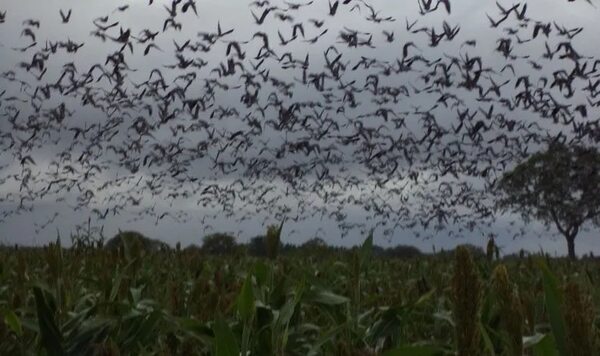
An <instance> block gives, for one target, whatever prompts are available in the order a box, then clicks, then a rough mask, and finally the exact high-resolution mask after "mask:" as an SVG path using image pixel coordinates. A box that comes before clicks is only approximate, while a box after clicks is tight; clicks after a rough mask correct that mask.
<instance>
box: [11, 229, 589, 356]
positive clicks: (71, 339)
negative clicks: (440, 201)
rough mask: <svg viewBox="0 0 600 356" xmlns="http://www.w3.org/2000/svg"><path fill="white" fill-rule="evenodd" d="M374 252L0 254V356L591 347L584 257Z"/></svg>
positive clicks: (507, 351) (504, 351) (367, 245)
mask: <svg viewBox="0 0 600 356" xmlns="http://www.w3.org/2000/svg"><path fill="white" fill-rule="evenodd" d="M374 250H375V245H374V241H373V238H372V236H371V235H370V236H368V237H367V238H366V239H365V241H364V243H363V244H362V245H361V246H360V247H357V248H355V249H353V250H346V251H337V252H335V253H331V254H329V255H323V256H321V258H318V259H315V258H313V256H311V255H309V254H308V252H306V251H304V252H302V253H298V254H297V255H296V254H294V255H285V256H280V257H278V258H277V259H274V260H267V259H257V258H254V257H240V255H231V256H227V255H225V256H223V255H220V256H211V255H207V254H206V253H205V252H204V251H202V250H199V249H183V250H180V251H177V250H163V251H154V252H148V253H146V254H144V255H140V256H138V257H132V258H123V256H121V255H120V254H119V253H116V252H115V251H114V250H111V249H106V248H96V249H92V250H86V252H85V253H84V254H82V253H81V251H79V250H77V249H64V248H59V245H58V244H53V246H52V247H51V248H50V247H46V248H44V249H41V248H40V249H31V248H29V249H25V248H23V249H19V250H14V249H2V248H0V261H3V266H4V267H3V270H2V272H1V273H0V354H1V355H25V354H43V355H99V354H103V355H240V354H243V355H379V354H381V355H456V354H469V353H470V354H476V355H492V354H494V355H511V354H514V353H521V351H519V350H520V349H521V348H522V354H524V355H544V356H545V355H561V354H562V355H564V354H576V352H577V351H581V352H582V353H584V352H585V353H588V354H589V353H590V350H591V354H598V353H599V351H600V350H599V349H598V344H597V342H596V341H597V340H596V335H597V334H598V332H599V329H598V326H597V324H596V323H597V322H596V320H597V319H598V318H597V316H598V312H597V309H598V306H600V290H599V289H598V287H597V283H596V281H597V280H600V266H599V265H598V264H597V262H596V261H595V260H591V259H590V260H586V261H580V262H578V263H567V261H565V260H552V259H550V260H546V259H545V258H544V259H542V260H543V262H542V260H540V262H539V263H537V264H536V263H535V259H530V258H524V259H520V258H513V259H511V260H507V261H503V263H502V264H496V262H490V261H488V260H487V258H486V257H485V256H481V257H476V256H472V255H471V254H470V252H469V250H468V248H465V247H463V248H460V249H458V250H457V251H456V254H455V256H451V255H446V254H440V255H436V256H429V255H423V256H422V257H420V258H418V259H416V258H415V259H394V258H378V257H376V256H374V255H373V253H374ZM326 251H333V250H326ZM588 291H589V292H588ZM517 305H519V306H520V308H521V310H522V317H521V315H520V314H516V313H513V311H516V310H517V309H518V307H517ZM519 324H520V325H519ZM519 335H522V340H521V341H522V342H519V340H518V338H519ZM573 345H577V346H579V347H577V346H576V348H575V349H574V348H573ZM459 348H460V349H459ZM465 350H467V351H466V352H465ZM565 350H566V353H565ZM573 350H576V351H573ZM459 351H460V352H459ZM574 352H575V353H574Z"/></svg>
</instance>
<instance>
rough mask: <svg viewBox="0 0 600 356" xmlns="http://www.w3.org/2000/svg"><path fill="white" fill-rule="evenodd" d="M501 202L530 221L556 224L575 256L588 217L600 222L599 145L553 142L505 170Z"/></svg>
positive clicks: (501, 188)
mask: <svg viewBox="0 0 600 356" xmlns="http://www.w3.org/2000/svg"><path fill="white" fill-rule="evenodd" d="M497 187H498V191H499V192H500V193H501V196H500V198H499V200H498V206H499V208H500V209H502V210H505V211H506V210H508V209H511V210H513V211H515V212H519V213H521V215H522V216H523V218H524V219H525V220H526V221H527V220H529V219H531V218H535V219H538V220H540V221H542V222H543V223H544V224H546V225H551V224H554V225H555V226H556V228H557V229H558V231H559V232H560V233H561V234H562V235H563V236H564V237H565V239H566V240H567V247H568V252H569V257H570V258H571V259H575V258H576V257H575V237H576V236H577V234H578V233H579V231H580V230H581V227H582V225H583V224H584V223H586V222H591V223H592V224H594V225H596V226H599V225H600V218H599V217H600V189H599V187H600V154H599V153H598V151H597V150H596V149H595V148H589V147H583V146H577V145H573V146H570V147H569V146H566V145H564V144H562V143H556V142H555V143H552V144H550V145H549V146H548V149H547V150H546V151H544V152H538V153H536V154H534V155H532V156H531V157H530V158H529V159H528V160H526V161H524V162H522V163H520V164H519V165H517V166H516V167H515V168H514V169H513V170H512V171H510V172H508V173H506V174H505V175H504V176H503V177H502V178H501V179H500V180H499V181H498V184H497Z"/></svg>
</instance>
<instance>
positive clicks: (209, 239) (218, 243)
mask: <svg viewBox="0 0 600 356" xmlns="http://www.w3.org/2000/svg"><path fill="white" fill-rule="evenodd" d="M236 247H237V243H236V242H235V237H233V236H231V235H228V234H224V233H220V232H218V233H214V234H210V235H206V236H204V238H203V239H202V251H204V252H205V253H208V254H211V255H228V254H232V253H233V252H235V250H236Z"/></svg>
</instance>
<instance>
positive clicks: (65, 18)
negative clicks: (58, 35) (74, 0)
mask: <svg viewBox="0 0 600 356" xmlns="http://www.w3.org/2000/svg"><path fill="white" fill-rule="evenodd" d="M71 13H72V10H71V9H69V11H68V12H67V13H66V14H65V13H64V12H63V11H62V9H61V10H59V14H60V18H61V20H62V23H69V20H70V19H71Z"/></svg>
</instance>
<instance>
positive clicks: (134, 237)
mask: <svg viewBox="0 0 600 356" xmlns="http://www.w3.org/2000/svg"><path fill="white" fill-rule="evenodd" d="M125 243H127V245H128V246H129V247H131V248H136V249H140V250H145V251H158V250H164V249H168V248H169V246H168V245H167V244H166V243H164V242H162V241H158V240H155V239H151V238H148V237H146V236H144V235H143V234H141V233H139V232H137V231H121V232H119V233H118V234H116V235H115V236H114V237H113V238H111V239H110V240H108V241H106V243H105V244H104V248H106V249H108V250H117V249H119V248H123V246H124V244H125Z"/></svg>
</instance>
